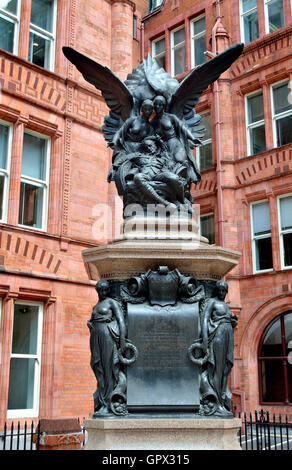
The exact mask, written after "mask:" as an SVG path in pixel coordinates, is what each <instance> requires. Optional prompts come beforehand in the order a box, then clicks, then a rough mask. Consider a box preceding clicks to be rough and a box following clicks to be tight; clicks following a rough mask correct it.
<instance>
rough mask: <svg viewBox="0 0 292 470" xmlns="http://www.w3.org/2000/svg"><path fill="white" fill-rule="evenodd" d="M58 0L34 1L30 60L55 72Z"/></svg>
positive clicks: (30, 36)
mask: <svg viewBox="0 0 292 470" xmlns="http://www.w3.org/2000/svg"><path fill="white" fill-rule="evenodd" d="M55 24H56V0H32V2H31V18H30V34H29V53H28V60H29V61H31V62H33V63H34V64H36V65H39V66H40V67H44V68H45V69H48V70H53V66H54V56H55Z"/></svg>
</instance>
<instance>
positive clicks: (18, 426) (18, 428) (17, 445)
mask: <svg viewBox="0 0 292 470" xmlns="http://www.w3.org/2000/svg"><path fill="white" fill-rule="evenodd" d="M19 437H20V422H19V421H18V424H17V441H16V449H17V450H19Z"/></svg>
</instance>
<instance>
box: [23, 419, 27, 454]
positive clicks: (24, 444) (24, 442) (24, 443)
mask: <svg viewBox="0 0 292 470" xmlns="http://www.w3.org/2000/svg"><path fill="white" fill-rule="evenodd" d="M26 431H27V422H26V421H25V423H24V440H23V450H26Z"/></svg>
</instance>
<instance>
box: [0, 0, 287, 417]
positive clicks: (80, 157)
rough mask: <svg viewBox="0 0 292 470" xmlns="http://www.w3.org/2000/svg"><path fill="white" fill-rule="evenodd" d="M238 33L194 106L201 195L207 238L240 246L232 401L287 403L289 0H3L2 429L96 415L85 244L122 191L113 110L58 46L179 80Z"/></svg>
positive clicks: (233, 303)
mask: <svg viewBox="0 0 292 470" xmlns="http://www.w3.org/2000/svg"><path fill="white" fill-rule="evenodd" d="M240 41H244V42H245V43H246V45H245V49H244V52H243V54H242V56H241V57H240V59H239V60H238V61H237V62H236V63H235V64H234V65H233V66H232V68H231V69H230V70H229V71H227V72H226V73H225V74H224V75H223V76H222V77H221V78H220V80H218V82H217V83H216V84H214V85H213V86H212V87H210V88H209V89H208V90H207V91H206V92H204V93H203V95H202V97H201V100H200V103H199V104H198V106H197V112H199V113H202V115H203V118H204V122H205V124H206V127H207V129H208V132H207V133H206V137H205V141H204V145H203V146H202V147H201V148H200V149H199V150H198V151H197V158H198V160H199V161H200V165H201V170H202V182H201V183H200V185H199V186H198V187H196V188H194V192H193V194H194V197H195V200H196V202H197V203H199V204H200V207H201V230H202V233H203V234H206V235H207V236H208V237H209V239H210V241H211V242H213V241H214V242H215V243H216V244H218V245H221V246H224V247H227V248H232V249H235V250H238V251H241V252H242V257H241V260H240V263H239V266H238V267H237V268H236V269H234V270H233V271H232V272H231V273H230V274H229V275H228V276H227V281H228V283H229V299H228V300H229V302H230V307H231V309H232V311H233V312H234V313H236V314H237V315H238V317H239V324H238V327H237V328H236V331H235V339H236V347H235V366H234V369H233V372H232V377H231V389H232V391H233V394H234V403H235V404H236V406H237V408H238V410H246V411H250V410H254V409H255V408H259V407H261V408H266V409H269V410H273V411H276V412H289V411H290V410H291V404H292V372H291V369H292V365H291V364H290V363H289V357H288V355H289V349H288V348H289V341H290V340H292V313H290V312H291V311H292V297H291V289H292V287H291V286H292V277H291V268H292V254H291V249H292V248H291V247H292V241H291V237H292V235H291V233H292V220H291V218H292V216H291V214H292V196H291V194H292V176H291V165H292V163H291V160H292V148H291V141H292V135H291V132H292V131H291V129H292V126H291V121H292V107H291V103H292V100H291V99H290V97H291V95H290V94H289V93H290V91H289V86H288V85H289V81H290V80H291V73H292V61H291V44H292V17H291V3H290V0H257V1H256V0H233V1H231V0H222V1H220V2H219V1H218V2H213V1H211V0H205V1H197V0H192V1H188V0H164V2H160V1H159V0H152V1H151V3H150V5H148V2H147V1H146V0H143V1H142V0H140V1H138V2H131V1H130V0H42V1H40V0H10V1H8V0H1V1H0V48H1V49H0V86H1V97H0V98H1V99H0V160H1V168H0V192H1V194H0V200H1V214H0V216H1V217H0V265H1V275H0V295H1V330H0V341H1V350H0V358H1V368H0V425H2V424H3V421H5V420H6V419H7V418H8V419H21V418H23V419H26V418H38V417H42V418H43V417H60V416H88V414H89V412H90V411H91V410H92V393H93V390H94V386H95V380H94V376H93V374H92V371H91V369H90V366H89V356H90V352H89V341H88V339H89V338H88V336H89V335H88V328H87V326H86V322H87V319H88V318H89V316H90V314H91V309H92V305H93V304H94V303H95V302H96V300H97V296H96V292H95V289H94V286H93V285H92V283H91V282H90V281H89V280H88V276H87V274H86V271H85V268H84V265H83V262H82V258H81V252H82V250H83V249H85V248H88V247H92V246H96V245H97V244H98V243H104V242H105V239H104V240H97V239H96V235H95V231H94V227H95V224H96V223H97V222H98V221H99V216H100V214H99V213H98V211H97V210H96V207H97V205H100V204H107V203H108V202H109V203H110V204H111V205H113V202H114V199H115V196H116V191H115V188H114V185H113V183H112V184H111V185H108V184H107V183H106V176H107V173H108V169H109V166H110V160H111V154H110V152H109V151H108V149H107V147H106V145H105V143H104V139H103V136H102V132H101V126H102V124H103V117H104V115H105V114H106V113H107V107H106V105H105V103H104V101H103V99H102V97H101V94H100V92H99V91H97V90H96V89H95V88H94V87H92V86H91V85H89V84H88V83H86V82H85V81H84V80H83V79H82V77H81V75H80V74H79V73H78V72H77V71H76V70H75V69H74V67H73V66H72V65H71V64H69V63H68V61H66V59H65V57H64V56H63V54H62V50H61V49H62V46H63V45H69V46H71V47H74V48H76V49H77V50H79V51H80V52H82V53H84V54H86V55H88V56H90V57H92V58H93V59H94V60H96V61H98V62H100V63H101V64H103V65H105V66H108V67H110V68H111V69H112V70H113V71H114V72H115V73H116V74H117V75H118V76H119V77H120V78H121V79H123V80H124V79H125V78H126V76H127V73H128V72H130V71H131V70H132V68H133V67H134V66H135V65H138V64H139V62H140V61H141V60H142V58H143V57H146V56H147V54H148V53H150V54H152V55H153V56H155V57H156V59H157V60H158V61H159V62H160V63H161V64H163V66H165V68H166V70H167V71H169V72H170V73H172V74H173V75H175V76H176V77H177V78H178V79H181V78H183V77H184V76H185V74H187V73H188V72H189V71H190V70H191V69H192V68H194V67H196V66H197V65H199V64H200V63H201V62H202V61H204V60H207V58H208V56H209V57H211V56H212V55H213V54H215V53H218V52H221V51H223V50H224V49H225V48H226V47H228V46H229V45H231V44H233V43H236V42H240ZM205 51H209V53H208V54H207V55H206V54H204V52H205ZM98 207H100V206H98ZM107 222H108V223H111V220H108V221H107ZM290 348H291V349H292V344H291V343H290ZM290 362H292V361H290ZM19 383H21V384H22V386H21V387H19ZM290 414H291V412H290Z"/></svg>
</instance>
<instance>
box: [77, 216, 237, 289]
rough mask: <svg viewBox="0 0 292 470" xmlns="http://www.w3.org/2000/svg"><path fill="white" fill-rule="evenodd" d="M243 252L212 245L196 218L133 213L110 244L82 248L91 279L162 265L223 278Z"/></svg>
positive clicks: (127, 274)
mask: <svg viewBox="0 0 292 470" xmlns="http://www.w3.org/2000/svg"><path fill="white" fill-rule="evenodd" d="M240 255H241V254H240V253H239V252H237V251H234V250H229V249H226V248H222V247H220V246H216V245H209V243H208V240H207V239H206V238H204V237H201V236H200V235H199V233H198V227H197V224H196V223H195V221H194V220H192V219H185V218H183V217H180V218H177V217H175V216H172V217H170V218H163V217H158V218H157V217H147V218H143V217H132V218H130V219H127V220H126V221H125V222H124V223H123V225H122V228H121V235H120V236H119V237H117V238H116V239H115V240H114V241H113V242H112V243H109V244H108V245H103V246H98V247H95V248H89V249H87V250H84V251H83V252H82V257H83V262H84V265H85V268H86V271H87V274H88V277H89V279H91V280H95V281H97V280H98V279H108V280H110V279H112V280H125V279H128V278H130V277H131V276H136V275H140V274H141V273H144V272H146V271H147V270H148V269H152V270H156V269H157V267H158V266H164V265H165V266H168V267H169V269H170V270H172V269H175V268H177V269H178V270H179V271H180V272H181V274H185V275H191V276H195V277H196V278H197V279H202V280H203V279H210V280H218V279H222V277H223V276H225V275H226V274H227V273H228V272H229V271H230V270H231V269H232V268H233V267H234V266H236V265H237V264H238V260H239V258H240Z"/></svg>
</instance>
